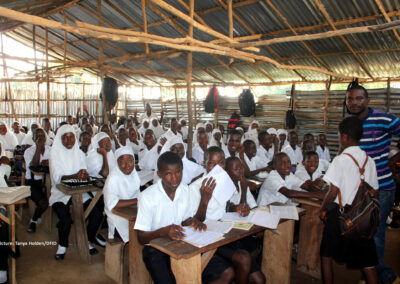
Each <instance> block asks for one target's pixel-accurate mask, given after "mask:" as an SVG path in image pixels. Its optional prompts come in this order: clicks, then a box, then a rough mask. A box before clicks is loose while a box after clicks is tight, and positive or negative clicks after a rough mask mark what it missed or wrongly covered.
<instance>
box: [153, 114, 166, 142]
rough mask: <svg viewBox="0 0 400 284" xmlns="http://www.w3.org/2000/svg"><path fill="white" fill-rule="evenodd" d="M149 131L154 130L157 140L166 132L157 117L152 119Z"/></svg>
mask: <svg viewBox="0 0 400 284" xmlns="http://www.w3.org/2000/svg"><path fill="white" fill-rule="evenodd" d="M149 129H151V130H153V133H154V136H156V139H158V138H160V137H161V135H163V134H164V132H165V131H164V129H163V128H162V126H161V125H160V123H159V122H158V119H157V118H156V117H153V118H152V119H151V122H150V126H149Z"/></svg>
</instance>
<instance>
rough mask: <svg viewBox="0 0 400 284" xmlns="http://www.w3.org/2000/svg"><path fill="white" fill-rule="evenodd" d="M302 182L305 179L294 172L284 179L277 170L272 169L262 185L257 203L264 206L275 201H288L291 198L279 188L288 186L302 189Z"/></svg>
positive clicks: (293, 188) (288, 187)
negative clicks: (301, 178)
mask: <svg viewBox="0 0 400 284" xmlns="http://www.w3.org/2000/svg"><path fill="white" fill-rule="evenodd" d="M302 184H303V181H301V180H300V179H299V178H298V177H296V176H295V175H294V174H292V173H290V175H288V176H286V177H285V179H283V178H282V177H281V176H280V174H279V173H278V172H277V171H276V170H274V171H271V172H270V173H269V176H268V178H267V179H266V180H265V181H264V182H263V184H262V186H261V189H260V192H259V194H258V198H257V204H258V206H264V205H268V204H271V203H274V202H279V203H288V201H289V198H287V197H286V196H285V195H283V194H282V193H280V192H279V189H281V188H282V187H286V188H287V189H292V190H298V191H302V189H301V188H300V186H301V185H302Z"/></svg>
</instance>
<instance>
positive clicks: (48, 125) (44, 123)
mask: <svg viewBox="0 0 400 284" xmlns="http://www.w3.org/2000/svg"><path fill="white" fill-rule="evenodd" d="M42 127H43V129H44V131H46V135H47V137H48V138H49V139H51V140H54V137H56V135H55V134H54V132H53V131H52V130H51V123H50V119H49V118H48V117H45V118H43V119H42Z"/></svg>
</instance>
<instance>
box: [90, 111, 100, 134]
mask: <svg viewBox="0 0 400 284" xmlns="http://www.w3.org/2000/svg"><path fill="white" fill-rule="evenodd" d="M89 124H90V125H91V126H92V128H93V134H97V133H98V132H99V127H98V126H97V125H96V118H95V117H94V115H91V116H89Z"/></svg>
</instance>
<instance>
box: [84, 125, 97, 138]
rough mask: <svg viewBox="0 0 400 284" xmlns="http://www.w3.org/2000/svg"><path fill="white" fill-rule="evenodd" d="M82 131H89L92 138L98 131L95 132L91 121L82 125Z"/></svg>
mask: <svg viewBox="0 0 400 284" xmlns="http://www.w3.org/2000/svg"><path fill="white" fill-rule="evenodd" d="M82 132H87V133H89V135H90V138H92V137H93V136H94V135H95V134H97V132H96V133H94V131H93V127H92V125H90V124H89V123H87V124H84V125H83V126H82Z"/></svg>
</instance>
